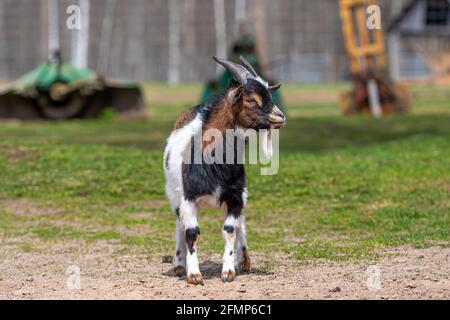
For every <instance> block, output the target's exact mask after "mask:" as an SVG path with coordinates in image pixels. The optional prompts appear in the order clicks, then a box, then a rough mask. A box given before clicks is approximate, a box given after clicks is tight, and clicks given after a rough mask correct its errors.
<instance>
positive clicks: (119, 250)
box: [0, 239, 450, 299]
mask: <svg viewBox="0 0 450 320" xmlns="http://www.w3.org/2000/svg"><path fill="white" fill-rule="evenodd" d="M2 242H3V243H2V245H1V247H0V299H450V278H449V277H450V249H448V248H442V247H437V246H436V247H431V248H427V249H413V248H410V247H400V248H395V249H392V250H384V251H380V253H381V258H380V259H379V260H377V261H367V262H361V263H349V262H348V263H337V262H317V261H316V262H310V263H305V262H299V261H295V260H291V259H288V258H287V257H285V256H283V255H276V256H274V255H261V254H253V255H252V256H251V258H252V269H251V272H250V273H249V274H243V275H238V277H237V279H236V281H234V282H232V283H226V284H224V283H222V282H221V281H220V278H219V277H220V270H221V265H220V260H221V259H220V255H217V256H205V255H202V254H200V259H201V271H202V273H203V275H204V277H205V280H206V284H205V286H203V287H202V286H191V285H188V284H187V283H186V282H185V279H183V278H175V277H172V276H169V275H168V274H167V272H168V271H169V269H170V266H171V265H170V264H168V263H164V262H163V261H164V259H163V258H164V257H163V256H162V255H153V256H152V255H150V254H149V255H142V254H137V253H130V251H129V249H127V250H126V251H124V250H125V248H123V247H121V246H120V245H118V244H114V243H108V242H103V243H102V242H96V243H95V244H86V243H85V242H77V241H70V242H65V243H54V244H49V243H48V242H39V241H34V242H33V246H34V248H33V251H32V252H26V250H23V248H22V249H21V247H20V246H21V245H20V243H21V241H18V240H17V241H15V240H11V239H6V240H5V239H4V240H3V241H2ZM78 268H79V274H80V277H79V278H78V277H76V274H77V272H78ZM77 279H79V280H80V281H79V282H77ZM78 285H79V289H78V288H77V287H78Z"/></svg>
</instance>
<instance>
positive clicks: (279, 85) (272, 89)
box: [269, 83, 281, 92]
mask: <svg viewBox="0 0 450 320" xmlns="http://www.w3.org/2000/svg"><path fill="white" fill-rule="evenodd" d="M280 87H281V83H279V84H276V85H273V86H270V87H269V90H270V91H272V92H275V91H277V90H278V89H280Z"/></svg>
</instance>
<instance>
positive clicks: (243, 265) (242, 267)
mask: <svg viewBox="0 0 450 320" xmlns="http://www.w3.org/2000/svg"><path fill="white" fill-rule="evenodd" d="M242 257H243V260H242V261H241V262H239V271H240V272H249V271H250V256H249V255H248V250H247V247H243V248H242Z"/></svg>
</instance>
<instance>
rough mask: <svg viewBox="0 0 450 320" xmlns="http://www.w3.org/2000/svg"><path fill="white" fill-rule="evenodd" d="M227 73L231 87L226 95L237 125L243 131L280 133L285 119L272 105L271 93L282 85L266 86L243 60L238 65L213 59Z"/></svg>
mask: <svg viewBox="0 0 450 320" xmlns="http://www.w3.org/2000/svg"><path fill="white" fill-rule="evenodd" d="M213 59H214V60H215V61H216V62H217V63H219V64H221V65H222V66H224V67H225V68H226V69H227V70H229V71H230V72H231V74H232V76H233V79H234V83H233V84H232V85H231V86H230V87H229V88H228V90H227V92H226V93H225V95H226V98H227V100H228V102H229V103H230V104H231V105H232V107H233V108H234V110H235V114H236V116H237V119H236V120H237V124H238V125H239V126H240V127H243V128H246V129H247V128H252V129H256V130H259V129H279V128H281V127H282V126H283V125H284V124H285V122H286V117H285V115H284V114H283V112H281V110H280V109H279V108H278V107H277V106H276V105H275V104H274V103H273V101H272V93H273V92H275V91H277V90H278V89H279V88H280V86H281V85H276V86H269V84H268V83H267V82H266V81H265V80H263V79H262V78H261V77H260V76H259V75H258V74H257V73H256V71H255V69H253V67H252V66H251V65H250V63H248V62H247V61H246V60H245V59H244V58H243V57H241V58H240V60H241V64H237V63H234V62H231V61H228V60H224V59H217V58H213Z"/></svg>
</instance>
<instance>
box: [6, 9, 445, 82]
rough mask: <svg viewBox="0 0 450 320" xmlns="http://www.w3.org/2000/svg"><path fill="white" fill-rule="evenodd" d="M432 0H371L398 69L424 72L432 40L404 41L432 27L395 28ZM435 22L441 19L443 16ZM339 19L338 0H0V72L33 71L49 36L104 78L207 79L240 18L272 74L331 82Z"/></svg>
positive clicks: (341, 58)
mask: <svg viewBox="0 0 450 320" xmlns="http://www.w3.org/2000/svg"><path fill="white" fill-rule="evenodd" d="M432 1H436V0H422V1H410V0H379V4H380V6H381V12H382V21H383V25H384V26H386V27H387V26H388V25H392V23H393V22H394V27H392V30H400V31H399V34H400V40H401V42H402V44H401V45H399V46H398V48H397V50H396V52H397V56H398V57H399V59H398V60H399V61H400V63H401V65H400V67H399V68H400V74H399V76H403V77H405V76H407V77H418V76H423V75H426V74H428V73H429V72H430V70H432V69H433V67H431V66H429V65H428V64H427V58H426V57H425V55H427V56H430V55H433V54H434V52H435V48H434V46H429V45H425V46H421V47H420V48H417V46H416V45H412V44H411V43H413V44H414V43H416V42H417V43H418V41H416V39H417V38H418V37H421V38H425V39H428V38H431V37H432V36H434V33H433V32H432V31H431V30H432V29H427V30H429V31H427V32H424V33H422V34H421V35H420V36H418V35H412V34H410V33H409V32H405V31H404V30H403V27H404V26H405V25H407V24H408V23H409V21H410V20H411V19H412V18H407V17H405V18H399V15H400V16H401V15H402V12H404V10H405V8H409V7H411V6H412V7H414V8H415V9H414V8H413V9H409V10H410V12H411V13H410V15H411V14H413V13H414V15H417V17H416V16H415V17H416V19H418V20H421V21H422V23H423V21H425V23H426V24H430V23H433V22H432V18H430V21H428V18H427V17H428V16H426V15H427V14H428V11H427V10H428V9H427V10H424V9H423V8H424V5H427V3H431V2H432ZM444 1H447V0H444ZM55 2H57V4H58V5H57V8H56V9H55V7H52V4H54V3H55ZM74 4H75V5H79V6H80V7H81V11H82V18H83V19H84V24H83V23H82V28H81V30H79V31H78V30H69V29H68V28H67V27H66V19H67V17H68V14H67V12H66V10H67V8H68V7H69V6H70V5H74ZM396 8H397V9H396ZM420 8H422V9H420ZM54 12H58V15H57V16H58V19H55V16H54ZM420 15H421V16H420ZM403 16H408V15H407V14H403ZM419 16H420V17H419ZM86 19H87V20H86ZM439 19H442V20H439ZM438 20H439V21H438V23H444V21H443V20H444V18H438ZM340 23H341V22H340V17H339V11H338V2H337V0H316V1H310V0H270V1H269V0H226V1H225V0H214V1H211V0H183V1H181V0H170V1H167V0H128V1H121V0H95V1H93V0H59V1H55V0H39V1H29V0H0V78H15V77H17V76H19V75H21V74H23V73H24V72H26V71H27V70H30V69H32V68H33V67H35V66H36V65H37V64H39V63H40V62H41V61H42V60H43V59H45V58H46V57H47V56H48V51H49V47H50V43H52V45H54V44H55V43H56V44H57V45H58V46H59V47H60V49H61V52H62V55H63V58H64V59H66V60H68V61H79V62H82V63H85V64H87V66H88V67H89V68H91V69H94V70H97V71H99V72H101V73H103V74H105V75H106V76H108V77H112V78H127V79H136V80H146V81H161V82H169V81H170V82H171V83H178V82H199V81H204V79H207V78H212V77H214V76H215V72H216V65H215V64H214V63H213V61H212V60H211V57H212V56H214V55H218V54H220V53H221V52H222V53H223V52H228V50H227V47H229V46H230V45H231V44H232V42H233V40H234V39H235V38H236V35H237V34H238V31H239V25H240V24H245V26H246V28H247V30H248V31H249V32H250V33H251V34H254V35H255V36H256V38H257V43H258V45H259V48H258V50H259V51H260V52H261V60H262V62H263V63H264V64H265V65H266V67H267V70H268V71H269V75H270V76H271V77H273V78H275V79H280V80H282V81H283V82H320V81H340V80H343V79H346V78H347V77H348V69H347V61H346V56H345V50H344V46H343V39H342V34H341V26H340ZM49 25H57V26H58V31H59V32H50V31H49ZM408 25H409V24H408ZM80 32H81V34H80ZM83 32H87V33H88V34H87V35H86V34H82V33H83ZM55 34H56V37H57V40H55ZM443 37H446V38H447V39H448V35H446V34H444V35H443ZM398 38H399V37H397V39H398ZM392 39H394V40H395V37H393V38H392ZM83 42H87V49H85V46H83V45H82V43H83ZM224 42H225V44H226V46H224ZM388 48H389V46H388ZM419 49H420V50H419ZM424 50H425V51H426V52H424ZM84 57H86V59H84Z"/></svg>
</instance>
